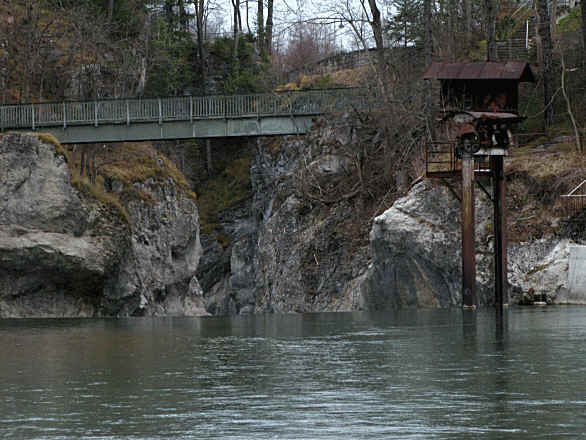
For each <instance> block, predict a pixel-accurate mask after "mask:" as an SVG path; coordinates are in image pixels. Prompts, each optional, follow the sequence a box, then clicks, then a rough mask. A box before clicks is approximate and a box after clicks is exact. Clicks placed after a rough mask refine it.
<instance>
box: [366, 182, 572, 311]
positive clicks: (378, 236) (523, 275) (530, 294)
mask: <svg viewBox="0 0 586 440" xmlns="http://www.w3.org/2000/svg"><path fill="white" fill-rule="evenodd" d="M476 202H477V203H476V289H477V296H478V302H479V304H480V305H481V306H483V305H490V304H493V303H494V290H493V289H494V287H493V270H494V269H493V267H494V262H493V258H494V257H493V236H492V235H491V231H492V229H491V226H490V223H491V222H492V209H491V205H490V202H489V201H488V200H487V198H486V197H485V196H484V194H482V193H480V192H479V191H477V192H476ZM460 227H461V226H460V204H459V202H458V200H457V199H456V198H455V197H454V196H453V194H451V192H450V191H449V190H448V188H447V187H445V186H441V185H438V184H435V183H433V182H430V181H424V182H421V183H419V184H417V185H416V186H414V187H413V188H412V190H411V191H410V192H409V194H408V195H407V196H406V197H404V198H402V199H399V200H397V201H396V202H395V204H394V205H393V206H392V207H391V208H390V209H389V210H387V211H386V212H385V213H383V214H382V215H380V216H379V217H377V218H375V221H374V224H373V227H372V231H371V233H370V240H371V248H372V253H373V262H372V264H371V266H370V267H369V270H368V272H367V273H366V275H365V276H364V279H363V280H361V282H359V283H358V290H359V292H358V296H359V297H360V301H361V307H362V308H364V309H369V310H372V309H376V310H379V309H388V308H399V307H450V306H460V305H461V303H462V297H461V289H462V287H461V286H462V285H461V279H462V267H461V232H460ZM570 245H571V242H570V241H569V240H567V239H564V240H562V239H556V238H550V239H547V240H540V241H537V242H533V243H514V244H509V248H508V253H507V259H508V280H509V302H510V303H513V304H516V303H532V302H533V301H535V300H542V298H543V300H547V301H548V302H550V303H554V302H555V303H568V302H570V299H569V298H568V295H567V293H568V286H567V284H568V280H567V276H568V274H567V272H568V253H569V250H568V249H569V246H570Z"/></svg>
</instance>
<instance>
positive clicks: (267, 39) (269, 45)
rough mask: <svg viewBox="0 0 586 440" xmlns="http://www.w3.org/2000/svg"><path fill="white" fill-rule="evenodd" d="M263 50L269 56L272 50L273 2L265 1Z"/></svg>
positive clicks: (270, 0) (271, 0)
mask: <svg viewBox="0 0 586 440" xmlns="http://www.w3.org/2000/svg"><path fill="white" fill-rule="evenodd" d="M265 48H266V51H267V53H268V54H269V55H270V54H271V52H272V50H273V0H268V1H267V26H266V36H265Z"/></svg>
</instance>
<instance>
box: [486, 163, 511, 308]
mask: <svg viewBox="0 0 586 440" xmlns="http://www.w3.org/2000/svg"><path fill="white" fill-rule="evenodd" d="M490 162H491V163H490V167H491V169H492V188H493V204H494V213H493V224H494V295H495V298H494V299H495V305H496V307H497V308H499V309H502V308H503V305H504V304H506V303H507V302H508V295H507V234H506V212H505V176H504V167H503V156H491V157H490Z"/></svg>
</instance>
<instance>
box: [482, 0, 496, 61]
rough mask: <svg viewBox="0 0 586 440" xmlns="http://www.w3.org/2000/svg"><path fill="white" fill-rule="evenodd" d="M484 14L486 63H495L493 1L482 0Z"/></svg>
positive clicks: (494, 12) (494, 9)
mask: <svg viewBox="0 0 586 440" xmlns="http://www.w3.org/2000/svg"><path fill="white" fill-rule="evenodd" d="M484 6H485V12H486V61H496V60H497V54H496V8H495V4H494V0H484Z"/></svg>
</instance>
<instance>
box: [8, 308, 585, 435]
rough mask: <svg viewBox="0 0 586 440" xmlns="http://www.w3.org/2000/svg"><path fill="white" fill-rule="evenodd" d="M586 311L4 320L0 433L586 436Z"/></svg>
mask: <svg viewBox="0 0 586 440" xmlns="http://www.w3.org/2000/svg"><path fill="white" fill-rule="evenodd" d="M585 342H586V308H562V307H549V308H543V309H534V308H525V309H516V308H515V309H511V310H508V311H506V313H505V314H504V316H503V317H502V320H499V318H498V317H497V316H496V315H495V314H494V313H493V312H492V311H478V312H462V311H459V310H452V311H445V310H438V311H404V312H396V313H339V314H335V313H322V314H307V315H285V316H279V315H260V316H248V317H236V318H204V319H191V318H164V319H163V318H158V319H149V318H135V319H124V320H108V319H105V320H76V319H70V320H3V321H2V320H0V347H1V350H2V356H1V363H0V395H1V396H2V399H0V438H6V439H51V440H53V439H72V438H85V439H120V438H124V439H234V440H235V439H247V440H248V439H343V438H344V439H507V438H515V439H516V438H519V439H539V438H548V439H551V438H555V439H570V438H586V434H585V433H586V344H585Z"/></svg>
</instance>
